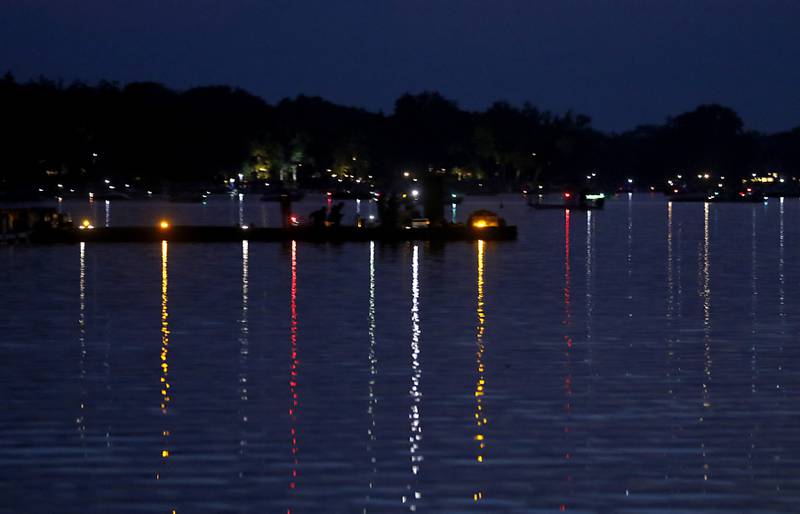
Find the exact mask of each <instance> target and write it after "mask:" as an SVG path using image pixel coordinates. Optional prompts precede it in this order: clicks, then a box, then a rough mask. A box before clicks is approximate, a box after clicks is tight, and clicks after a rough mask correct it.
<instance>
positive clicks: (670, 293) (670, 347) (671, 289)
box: [667, 202, 675, 399]
mask: <svg viewBox="0 0 800 514" xmlns="http://www.w3.org/2000/svg"><path fill="white" fill-rule="evenodd" d="M672 263H673V250H672V202H667V387H668V390H667V393H668V394H669V396H670V398H672V399H674V398H675V392H674V390H673V388H672V385H673V384H672V358H673V356H674V355H675V349H674V346H675V337H674V335H673V333H672V328H673V316H674V313H675V285H674V281H675V278H674V275H675V273H674V270H673V264H672Z"/></svg>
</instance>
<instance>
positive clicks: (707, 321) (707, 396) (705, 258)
mask: <svg viewBox="0 0 800 514" xmlns="http://www.w3.org/2000/svg"><path fill="white" fill-rule="evenodd" d="M710 206H711V204H709V203H708V202H705V203H704V204H703V244H702V250H701V267H700V271H701V278H700V287H701V290H700V297H701V299H702V302H703V407H704V408H706V409H708V408H709V407H711V276H710V273H711V270H710V267H711V262H710V253H709V252H710V233H709V231H710V227H709V209H710ZM704 423H705V414H701V416H700V425H701V426H702V425H703V424H704ZM700 450H701V453H702V457H703V480H708V479H709V477H710V475H711V470H710V464H709V462H708V452H707V450H706V444H705V439H701V441H700Z"/></svg>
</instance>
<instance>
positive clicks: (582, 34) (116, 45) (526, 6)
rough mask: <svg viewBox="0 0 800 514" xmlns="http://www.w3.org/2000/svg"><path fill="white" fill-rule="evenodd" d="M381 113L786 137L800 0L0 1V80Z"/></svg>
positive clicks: (797, 71)
mask: <svg viewBox="0 0 800 514" xmlns="http://www.w3.org/2000/svg"><path fill="white" fill-rule="evenodd" d="M6 69H7V70H10V71H12V72H13V73H14V74H15V75H16V76H17V78H18V79H23V80H26V79H28V78H31V77H36V76H38V75H40V74H43V75H45V76H47V77H49V78H61V79H64V80H65V81H71V80H73V79H77V78H80V79H85V80H88V81H90V82H94V81H96V80H98V79H101V78H108V79H112V80H118V81H120V82H123V83H124V82H130V81H135V80H154V81H159V82H164V83H166V84H168V85H171V86H173V87H178V88H185V87H190V86H195V85H206V84H211V83H225V84H231V85H238V86H241V87H243V88H245V89H247V90H249V91H251V92H253V93H255V94H258V95H260V96H263V97H264V98H265V99H266V100H268V101H270V102H275V101H276V100H278V99H280V98H283V97H286V96H295V95H297V94H299V93H304V94H308V95H320V96H323V97H325V98H328V99H330V100H332V101H335V102H339V103H344V104H349V105H358V106H363V107H367V108H369V109H373V110H377V109H383V110H385V111H387V112H388V111H391V110H392V106H393V103H394V100H395V99H396V98H397V97H398V96H399V95H400V94H402V93H404V92H406V91H411V92H419V91H422V90H426V89H427V90H438V91H440V92H441V93H443V94H444V95H445V96H447V97H449V98H452V99H454V100H456V101H458V103H459V104H460V105H461V106H462V107H465V108H469V109H482V108H484V107H486V106H487V105H489V104H490V103H491V102H492V101H493V100H496V99H505V100H508V101H511V102H513V103H521V102H523V101H526V100H528V101H530V102H532V103H534V104H535V105H537V106H539V107H541V108H546V109H551V110H555V111H559V112H561V111H564V110H566V109H573V110H575V111H578V112H583V113H586V114H589V115H590V116H592V118H593V119H594V124H595V126H597V127H599V128H602V129H607V130H624V129H628V128H632V127H634V126H635V125H637V124H640V123H648V122H662V121H663V120H664V119H665V118H666V116H668V115H670V114H677V113H680V112H682V111H685V110H689V109H691V108H693V107H695V106H696V105H698V104H700V103H704V102H712V101H715V102H719V103H723V104H726V105H729V106H731V107H733V108H734V109H736V110H737V111H738V112H739V113H740V115H741V116H742V117H743V118H744V120H745V123H746V125H747V126H748V127H750V128H755V129H758V130H764V131H776V130H783V129H788V128H790V127H794V126H798V125H800V0H714V1H712V0H594V1H592V0H403V1H395V0H324V1H323V0H319V1H317V0H182V1H178V0H158V1H153V0H0V70H6Z"/></svg>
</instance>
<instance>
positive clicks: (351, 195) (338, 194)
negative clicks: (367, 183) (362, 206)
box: [328, 190, 372, 200]
mask: <svg viewBox="0 0 800 514" xmlns="http://www.w3.org/2000/svg"><path fill="white" fill-rule="evenodd" d="M328 196H329V197H330V198H332V199H334V200H372V193H370V192H369V191H351V190H340V191H333V192H329V193H328Z"/></svg>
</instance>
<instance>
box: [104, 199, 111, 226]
mask: <svg viewBox="0 0 800 514" xmlns="http://www.w3.org/2000/svg"><path fill="white" fill-rule="evenodd" d="M104 226H106V227H110V226H111V200H106V201H105V220H104Z"/></svg>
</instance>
